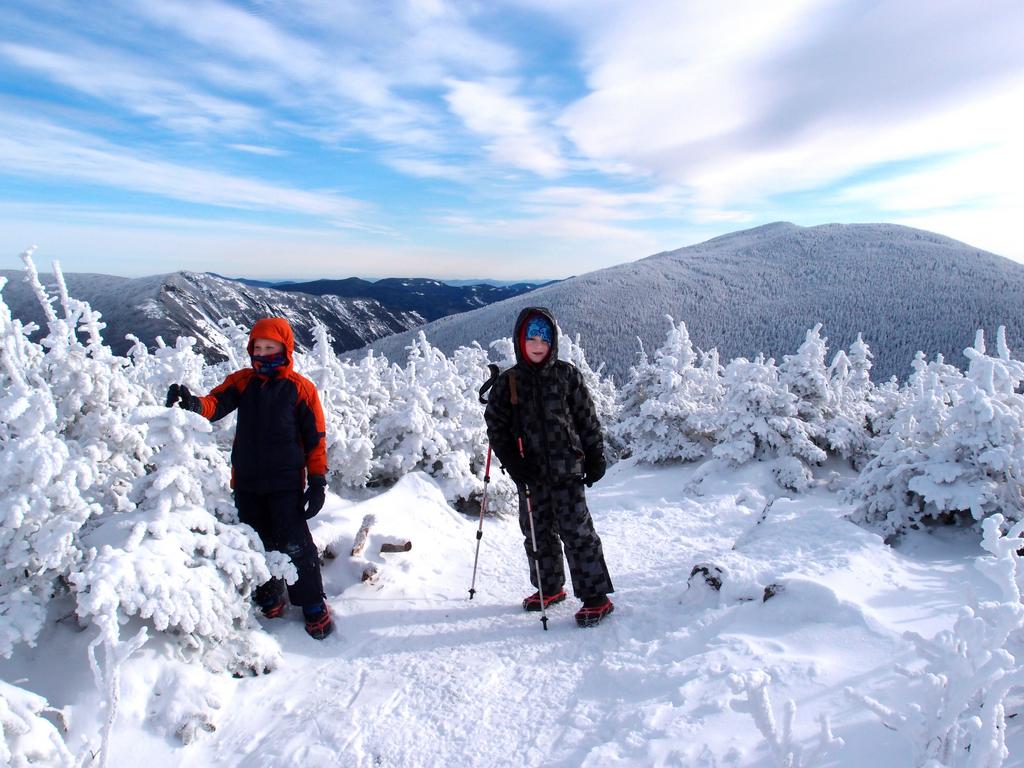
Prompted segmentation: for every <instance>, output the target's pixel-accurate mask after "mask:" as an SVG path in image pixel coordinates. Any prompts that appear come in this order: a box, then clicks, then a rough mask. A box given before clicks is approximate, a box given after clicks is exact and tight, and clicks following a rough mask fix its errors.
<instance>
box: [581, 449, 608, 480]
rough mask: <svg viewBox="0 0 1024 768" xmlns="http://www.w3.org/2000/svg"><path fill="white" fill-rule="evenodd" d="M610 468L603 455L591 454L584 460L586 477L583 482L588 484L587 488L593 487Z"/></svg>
mask: <svg viewBox="0 0 1024 768" xmlns="http://www.w3.org/2000/svg"><path fill="white" fill-rule="evenodd" d="M607 468H608V465H607V464H605V461H604V454H603V453H591V454H589V455H587V457H586V458H584V459H583V471H584V472H586V477H584V478H583V482H585V483H586V484H587V488H589V487H590V486H592V485H593V484H594V483H596V482H597V481H598V480H600V479H601V478H602V477H604V472H605V470H606V469H607Z"/></svg>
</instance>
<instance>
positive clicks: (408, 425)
mask: <svg viewBox="0 0 1024 768" xmlns="http://www.w3.org/2000/svg"><path fill="white" fill-rule="evenodd" d="M458 357H459V359H460V363H459V364H458V365H457V364H456V362H455V361H454V360H453V359H449V358H447V357H446V356H445V355H444V354H443V353H442V352H441V351H440V350H439V349H437V348H436V347H433V346H432V345H431V344H430V343H429V342H428V341H427V339H426V336H425V335H424V334H423V333H422V332H421V333H420V334H419V335H418V336H417V339H416V341H415V342H414V343H413V344H412V345H411V346H410V347H409V358H408V363H407V365H406V367H405V368H404V369H402V368H399V367H398V366H396V365H392V366H391V367H390V368H389V369H388V371H387V373H386V375H385V377H384V381H385V386H387V387H388V389H389V390H390V399H389V401H388V403H387V405H386V406H385V408H384V409H383V410H382V411H381V412H380V413H379V414H378V417H377V420H376V421H375V423H374V431H375V445H374V457H375V461H374V477H375V478H377V479H381V480H384V481H388V482H390V481H393V480H396V479H397V478H399V477H400V476H402V475H404V474H406V473H408V472H411V471H413V470H423V471H426V472H428V473H429V474H432V475H433V476H434V477H435V478H437V479H438V480H439V481H441V483H442V484H443V485H444V486H445V495H446V496H447V497H448V498H449V499H453V500H454V499H458V498H462V499H466V498H469V497H470V496H471V495H475V494H478V493H479V491H480V490H481V482H482V480H481V478H482V475H483V458H484V451H485V450H486V445H487V439H486V430H485V427H484V421H483V409H482V408H481V407H480V405H479V403H477V397H476V393H477V389H478V388H479V386H480V384H481V383H482V381H483V380H484V379H485V378H486V370H487V369H486V364H485V359H486V358H485V355H484V351H483V350H482V349H479V348H478V351H469V350H467V351H464V352H462V353H460V354H459V356H458ZM460 368H461V371H460ZM467 379H468V380H467Z"/></svg>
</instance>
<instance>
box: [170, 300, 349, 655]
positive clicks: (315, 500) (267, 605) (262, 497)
mask: <svg viewBox="0 0 1024 768" xmlns="http://www.w3.org/2000/svg"><path fill="white" fill-rule="evenodd" d="M294 349H295V337H294V335H293V334H292V329H291V326H290V325H289V324H288V321H287V320H285V319H283V318H280V317H270V318H264V319H262V320H258V321H257V322H256V324H255V325H253V327H252V331H250V333H249V345H248V350H249V356H250V358H251V359H252V367H251V368H244V369H242V370H240V371H235V372H234V373H232V374H230V375H229V376H228V377H227V378H226V379H225V380H224V382H223V383H221V384H220V385H219V386H217V387H215V388H214V389H213V391H211V392H210V394H209V395H206V396H205V397H197V396H195V395H193V394H192V393H191V392H189V390H188V388H187V387H185V386H184V385H181V384H172V385H171V387H170V389H169V390H168V392H167V405H168V406H172V405H174V404H175V403H177V404H178V406H179V407H181V408H184V409H186V410H190V411H194V412H196V413H198V414H201V415H202V416H204V417H205V418H207V419H209V420H210V421H217V420H218V419H222V418H224V417H225V416H227V415H228V414H229V413H231V412H232V411H235V410H237V411H238V423H237V425H236V427H235V440H234V443H233V445H232V447H231V487H232V488H233V489H234V495H235V506H236V507H237V508H238V518H239V520H240V521H241V522H243V523H245V524H247V525H250V526H252V528H253V529H255V531H256V533H258V534H259V537H260V540H261V541H262V542H263V546H264V547H265V548H266V549H267V550H268V551H276V552H283V553H285V554H286V555H288V557H289V558H290V559H291V561H292V564H293V565H294V566H295V570H296V571H297V572H298V579H297V580H296V582H295V583H294V584H290V585H288V590H287V591H288V598H289V600H290V601H291V603H292V605H298V606H301V607H302V613H303V615H304V617H305V620H306V632H308V633H309V635H310V636H311V637H314V638H316V639H317V640H322V639H323V638H325V637H327V635H329V634H330V633H331V631H332V630H333V629H334V624H333V621H332V619H331V612H330V609H329V608H328V606H327V603H326V601H325V600H324V589H323V581H322V579H321V575H320V559H319V556H318V554H317V550H316V545H315V544H314V543H313V537H312V536H311V535H310V533H309V525H308V524H307V523H306V521H307V520H308V519H309V518H311V517H313V516H314V515H316V513H317V512H319V511H320V508H321V507H323V504H324V496H325V487H326V485H327V478H326V476H327V450H326V447H325V430H324V414H323V410H322V409H321V407H320V398H319V396H318V395H317V391H316V387H315V386H314V385H313V383H312V382H311V381H310V380H309V379H307V378H305V377H304V376H301V375H300V374H298V373H296V372H295V371H294V370H293V368H292V355H293V352H294ZM304 487H305V491H303V488H304ZM254 597H255V600H256V603H257V605H259V607H260V608H261V609H262V611H263V615H264V616H266V617H267V618H276V617H278V616H280V615H281V614H282V613H284V610H285V607H286V606H285V585H284V583H283V582H282V581H281V579H272V580H271V581H268V582H267V583H266V584H262V585H260V586H259V587H258V588H257V589H256V592H255V595H254Z"/></svg>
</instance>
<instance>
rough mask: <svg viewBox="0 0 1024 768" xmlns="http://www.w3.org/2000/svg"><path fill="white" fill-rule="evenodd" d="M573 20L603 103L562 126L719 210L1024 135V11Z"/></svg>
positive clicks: (881, 7)
mask: <svg viewBox="0 0 1024 768" xmlns="http://www.w3.org/2000/svg"><path fill="white" fill-rule="evenodd" d="M574 10H575V9H574ZM573 22H574V23H575V24H576V25H577V28H578V29H579V31H580V35H581V40H582V46H583V49H584V55H583V62H584V67H585V72H586V77H587V83H588V86H589V88H590V92H589V93H588V95H586V96H585V97H583V98H581V99H579V100H577V101H576V102H575V103H573V104H572V105H570V106H568V108H567V109H566V110H565V112H564V114H563V115H562V118H561V125H562V126H563V127H564V128H565V130H566V133H567V135H568V136H569V137H570V138H571V139H572V140H573V141H574V142H575V144H576V146H577V148H578V149H579V151H580V152H582V153H583V154H584V155H585V156H587V157H589V158H591V159H593V160H595V161H598V162H603V163H605V164H607V165H613V164H614V165H616V166H617V167H619V168H620V169H622V168H625V169H629V170H630V171H631V172H632V173H635V174H650V175H652V176H653V177H655V178H659V179H661V180H663V181H666V182H672V183H678V184H682V185H686V186H688V187H690V188H691V189H692V190H693V192H694V196H695V199H696V200H702V201H705V202H708V203H711V204H715V205H722V204H731V205H734V206H751V205H756V204H758V203H759V202H761V201H763V200H764V199H765V198H767V197H769V196H772V195H777V194H780V193H785V192H788V191H792V190H798V189H812V188H815V187H817V186H820V185H824V184H826V183H829V182H833V181H835V180H837V179H841V178H843V177H847V176H853V175H855V174H856V173H858V172H859V171H862V170H864V169H865V168H868V167H872V166H877V165H880V164H884V163H891V162H896V161H900V160H906V159H908V158H914V157H922V156H926V155H929V154H936V153H949V152H957V151H961V150H964V149H967V148H971V147H975V146H977V145H978V144H980V143H985V142H987V141H991V140H993V139H995V140H1005V139H1006V138H1007V137H1006V134H1005V131H1004V130H1003V129H1002V128H1000V127H997V126H1006V125H1012V124H1019V122H1018V118H1019V115H1020V106H1019V105H1020V104H1021V103H1022V99H1021V96H1022V92H1021V90H1020V88H1019V87H1017V86H1015V85H1013V84H1012V80H1013V79H1014V78H1015V77H1017V76H1019V75H1020V74H1021V73H1022V72H1024V57H1022V55H1021V48H1020V45H1019V33H1020V31H1021V30H1022V29H1024V6H1021V5H1019V4H1016V5H1011V4H1010V3H993V4H991V5H986V6H984V7H981V6H966V5H959V4H944V5H942V6H934V7H929V9H928V10H927V12H923V10H922V9H921V7H920V6H914V5H912V4H906V3H895V2H885V3H877V4H873V5H871V6H870V7H866V6H864V5H863V4H862V3H855V2H852V1H850V2H840V3H832V4H827V5H822V4H820V3H814V2H807V1H806V0H798V1H796V2H792V1H791V2H783V3H772V4H770V5H765V4H763V3H757V2H745V3H732V4H728V6H720V5H718V6H711V5H706V4H680V3H672V2H651V3H644V4H643V5H638V6H634V7H631V8H630V9H629V10H628V13H627V12H626V11H625V9H623V10H622V11H621V12H620V13H609V14H592V15H587V14H581V15H580V16H579V17H574V19H573ZM972 121H973V124H972ZM965 128H966V129H967V130H964V129H965ZM998 134H1002V135H998ZM1012 141H1013V142H1017V141H1019V139H1013V140H1012Z"/></svg>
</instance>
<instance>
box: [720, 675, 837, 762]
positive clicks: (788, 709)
mask: <svg viewBox="0 0 1024 768" xmlns="http://www.w3.org/2000/svg"><path fill="white" fill-rule="evenodd" d="M729 682H730V684H731V685H732V688H733V691H734V692H735V693H745V694H746V699H733V700H732V702H730V703H731V705H732V707H733V709H736V710H738V711H740V712H748V713H749V714H750V716H751V717H753V718H754V723H755V724H756V725H757V729H758V730H759V731H761V735H762V736H764V738H765V741H767V742H768V746H769V747H770V748H771V751H772V754H773V755H774V756H775V759H776V761H777V763H778V765H779V766H780V768H812V766H815V765H818V764H819V763H820V761H821V760H822V759H824V757H825V755H826V754H827V753H828V751H829V750H830V749H833V748H839V747H842V746H843V744H844V743H845V742H844V741H843V740H842V739H841V738H839V737H838V736H836V735H834V734H833V733H832V727H831V726H830V724H829V720H828V717H827V716H826V715H821V717H820V718H819V720H818V722H819V723H820V726H821V729H820V731H819V732H818V743H817V744H816V745H815V746H814V748H813V749H812V750H811V751H810V752H808V753H807V754H806V756H805V755H804V753H803V748H802V747H801V746H800V745H799V744H797V743H796V742H795V740H794V737H793V723H794V722H795V721H796V703H795V702H794V701H793V700H792V699H789V700H787V701H786V704H785V707H784V712H783V720H782V727H781V729H780V728H779V727H778V725H777V724H776V722H775V711H774V709H773V708H772V703H771V701H769V699H768V684H769V683H770V682H771V676H770V675H769V674H768V673H767V672H761V671H759V670H753V671H751V672H747V673H745V674H741V675H740V674H736V675H730V677H729Z"/></svg>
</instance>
